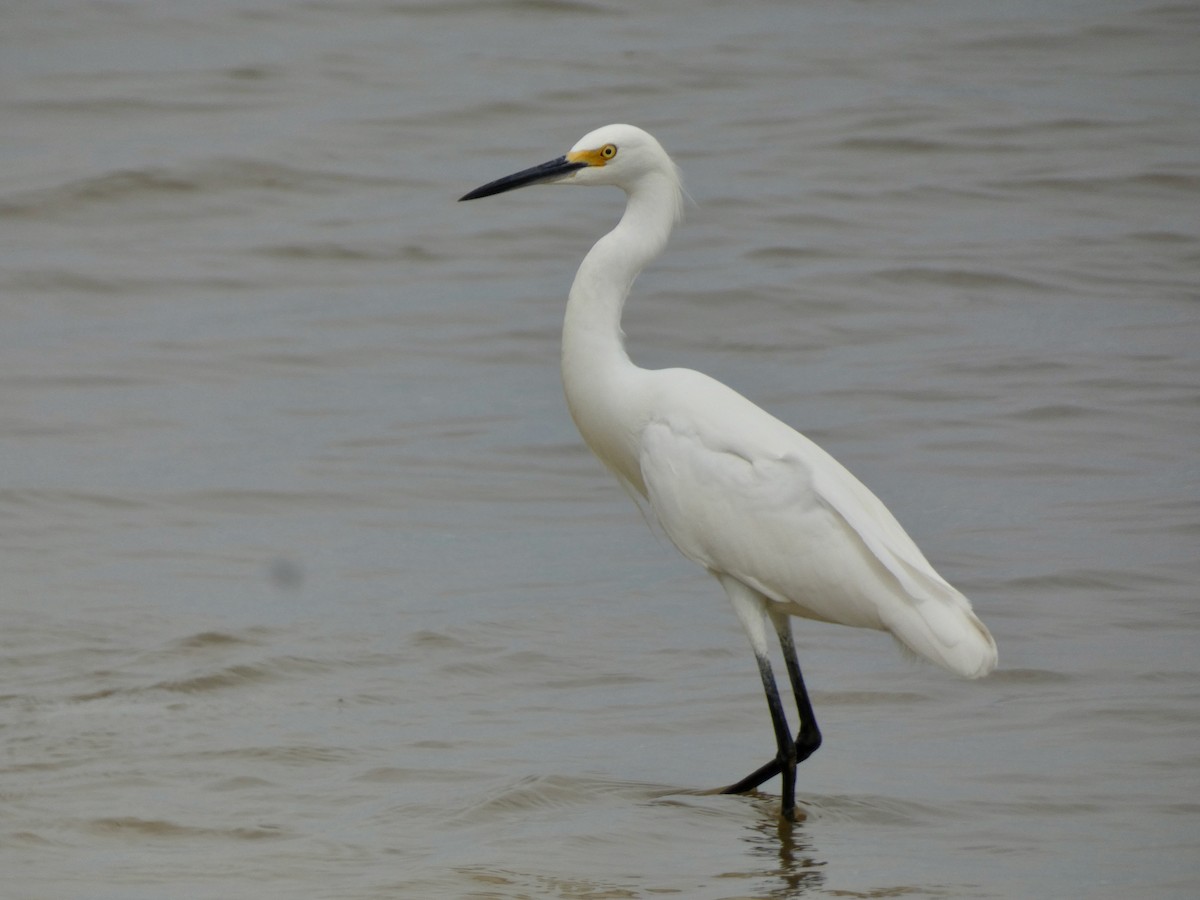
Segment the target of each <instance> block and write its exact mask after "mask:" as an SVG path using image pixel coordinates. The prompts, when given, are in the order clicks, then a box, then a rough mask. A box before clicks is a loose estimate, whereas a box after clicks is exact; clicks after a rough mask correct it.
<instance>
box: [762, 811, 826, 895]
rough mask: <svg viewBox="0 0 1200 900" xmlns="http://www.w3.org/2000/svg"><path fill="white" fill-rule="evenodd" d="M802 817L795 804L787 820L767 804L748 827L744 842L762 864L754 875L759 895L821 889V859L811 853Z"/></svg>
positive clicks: (809, 838) (823, 876) (811, 847)
mask: <svg viewBox="0 0 1200 900" xmlns="http://www.w3.org/2000/svg"><path fill="white" fill-rule="evenodd" d="M805 818H806V816H805V814H804V808H803V807H802V806H797V807H796V821H795V822H789V821H788V820H787V819H785V818H783V817H782V816H780V815H779V808H778V807H777V806H775V805H774V803H769V804H768V805H766V806H764V807H763V810H762V816H761V817H760V818H759V820H758V821H757V822H756V823H755V824H754V825H753V826H752V827H751V828H750V830H749V833H748V834H747V835H746V837H745V841H746V842H747V843H748V844H750V856H751V858H752V859H754V860H756V861H759V862H761V864H762V870H761V871H760V872H758V873H756V875H755V880H757V881H760V882H761V887H760V888H759V889H758V891H759V896H762V897H803V896H805V895H806V894H808V893H809V892H810V891H811V892H816V891H820V890H822V889H824V887H825V861H824V860H823V859H820V858H819V857H817V856H816V855H815V854H814V852H813V846H812V835H811V834H810V833H809V831H808V829H807V827H806V824H805Z"/></svg>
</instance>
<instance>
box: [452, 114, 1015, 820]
mask: <svg viewBox="0 0 1200 900" xmlns="http://www.w3.org/2000/svg"><path fill="white" fill-rule="evenodd" d="M547 183H548V184H577V185H613V186H615V187H619V188H621V189H622V190H623V191H625V193H626V195H627V204H626V207H625V214H624V215H623V216H622V217H621V221H620V223H619V224H618V225H617V226H616V228H614V229H613V230H612V231H610V232H609V233H608V234H606V235H605V236H604V237H602V238H600V240H599V241H597V242H596V244H595V246H593V247H592V249H591V251H590V252H589V253H588V254H587V256H586V257H585V258H584V260H583V263H582V264H581V265H580V266H579V272H578V273H577V274H576V276H575V282H574V284H573V285H572V286H571V293H570V296H569V299H568V301H567V310H566V318H565V321H564V323H563V337H562V377H563V385H564V387H565V389H566V398H567V405H568V407H569V408H570V411H571V416H572V418H573V419H574V420H575V424H576V426H577V427H578V428H579V432H580V434H581V435H582V436H583V439H584V441H586V442H587V445H588V446H589V447H590V448H591V449H592V452H593V453H595V454H596V456H597V457H599V459H600V461H601V462H602V463H604V465H605V466H606V467H607V468H608V469H609V470H610V471H611V472H612V473H613V474H614V475H615V476H616V477H617V479H618V480H619V481H620V482H621V483H622V484H623V485H624V486H625V487H626V489H627V490H629V491H630V493H631V494H633V495H635V498H638V497H640V498H642V499H644V501H645V502H646V503H647V504H648V505H649V507H650V509H651V510H653V513H654V516H655V518H656V519H657V520H658V523H659V524H660V525H661V526H662V530H663V531H664V532H665V533H666V534H667V536H668V537H670V539H671V541H672V542H673V543H674V544H675V546H676V547H678V548H679V550H680V551H681V552H682V553H683V555H684V556H686V557H688V558H689V559H692V560H695V561H696V562H698V563H699V564H700V565H702V566H704V567H705V568H706V569H707V570H708V571H709V572H711V573H712V574H713V575H714V576H715V577H716V579H717V580H718V581H719V582H720V583H721V586H722V587H723V588H724V589H725V592H726V594H728V596H729V600H730V602H731V603H732V604H733V609H734V612H735V613H736V614H737V617H738V619H739V620H740V622H741V624H742V627H743V628H744V629H745V631H746V634H747V636H748V637H749V639H750V644H751V646H752V648H753V650H754V655H755V657H756V658H757V660H758V668H759V673H760V674H761V676H762V683H763V689H764V690H765V691H766V695H767V705H768V707H769V709H770V712H771V721H772V724H773V725H774V729H775V738H776V745H777V752H776V756H775V758H774V759H773V760H771V761H770V762H768V763H767V764H766V765H764V766H762V767H761V768H760V769H758V770H757V771H755V772H753V773H751V774H750V775H748V776H747V777H746V778H744V779H742V780H741V781H739V782H737V783H735V784H733V785H730V786H729V787H728V788H725V789H724V792H725V793H744V792H747V791H750V790H753V789H754V788H756V787H758V786H759V785H760V784H762V783H763V782H764V781H766V780H767V779H769V778H771V777H773V776H774V775H776V774H782V776H783V790H782V793H783V796H782V811H783V814H784V816H785V817H786V818H788V819H793V818H794V815H795V813H794V807H795V783H796V764H797V763H798V762H802V761H803V760H805V759H807V758H808V757H809V756H810V755H811V754H812V753H813V752H814V751H815V750H816V749H817V748H818V747H819V746H820V744H821V732H820V730H819V729H818V728H817V720H816V718H815V717H814V716H813V710H812V704H811V703H810V701H809V698H808V693H807V691H806V690H805V686H804V679H803V676H802V674H801V671H800V665H799V663H798V662H797V659H796V649H795V644H794V642H793V639H792V631H791V617H792V616H796V617H799V618H804V619H815V620H817V621H821V622H836V623H839V624H842V625H852V626H856V627H859V628H874V629H879V630H881V631H887V632H890V633H891V634H892V635H893V636H894V637H895V638H896V640H897V641H899V642H900V644H901V645H902V646H903V647H905V648H907V649H908V650H910V651H912V653H914V654H916V655H917V656H920V657H922V658H924V659H926V660H929V661H930V662H932V663H935V664H937V665H939V666H941V667H943V668H945V669H948V670H950V671H951V672H955V673H957V674H959V675H962V676H965V677H967V678H979V677H981V676H983V675H986V674H987V673H988V672H990V671H991V670H992V669H993V667H995V665H996V643H995V641H993V640H992V636H991V634H990V633H989V632H988V630H987V628H986V627H985V626H984V624H983V623H982V622H981V621H980V620H979V619H978V618H976V616H975V614H974V613H973V612H972V610H971V604H970V602H969V601H968V600H967V598H966V597H964V596H963V595H962V594H961V593H959V592H958V591H957V590H955V589H954V588H953V587H951V586H950V585H949V584H948V583H947V582H946V581H945V579H943V578H942V577H941V576H940V575H939V574H938V573H937V572H936V571H935V570H934V568H933V566H931V565H930V564H929V562H928V561H927V560H926V559H925V557H924V556H923V555H922V553H921V551H920V550H919V549H917V545H916V544H914V543H913V541H912V539H911V538H910V537H909V536H908V534H906V533H905V531H904V529H903V528H901V527H900V523H899V522H897V521H896V519H895V518H894V517H893V516H892V514H891V513H890V512H889V511H888V509H887V507H885V506H884V505H883V503H882V502H881V501H880V500H879V499H878V498H877V497H876V496H875V495H874V494H872V493H871V492H870V491H869V490H868V489H867V488H866V487H865V486H864V485H863V484H862V483H861V482H860V481H859V480H858V479H857V478H855V477H854V476H853V475H851V474H850V472H848V471H847V470H846V469H845V468H843V467H842V466H841V464H839V463H838V462H837V461H836V460H835V459H834V458H833V457H832V456H830V455H829V454H828V453H826V452H825V451H824V450H822V449H821V448H820V447H818V446H817V445H816V444H814V443H813V442H812V441H810V440H809V439H808V438H806V437H804V436H803V435H801V434H799V433H798V432H796V431H795V430H793V429H792V428H790V427H789V426H788V425H785V424H784V423H783V422H781V421H780V420H779V419H776V418H775V417H774V416H772V415H770V414H769V413H767V412H765V411H763V410H762V409H760V408H759V407H757V406H755V405H754V404H753V403H751V402H750V401H749V400H747V399H746V398H745V397H743V396H741V395H740V394H738V393H736V392H735V391H733V390H732V389H730V388H728V387H726V386H725V385H723V384H721V383H720V382H719V381H715V380H714V379H712V378H709V377H708V376H707V375H702V374H701V373H699V372H694V371H691V370H689V369H659V370H648V369H642V368H639V367H638V366H636V365H634V364H633V362H631V361H630V359H629V356H628V354H627V353H626V351H625V347H624V341H623V337H624V336H623V333H622V331H621V310H622V307H623V306H624V304H625V299H626V297H627V296H628V294H629V289H630V287H631V285H632V284H633V280H634V279H635V278H636V277H637V275H638V273H639V272H641V270H642V268H643V267H644V266H645V265H646V264H647V263H648V262H650V261H651V260H652V259H654V258H655V257H656V256H658V254H659V253H661V252H662V250H663V248H664V247H665V246H666V243H667V239H668V237H669V235H670V234H671V230H672V228H673V227H674V225H675V224H676V222H677V221H678V220H679V218H680V212H681V208H682V196H683V193H682V187H681V184H680V179H679V174H678V170H677V169H676V167H675V164H674V163H673V162H672V161H671V158H670V157H669V156H667V154H666V151H664V150H663V148H662V146H661V145H660V144H659V143H658V141H657V140H655V139H654V138H653V137H652V136H651V135H649V134H647V133H646V132H645V131H642V130H641V129H640V128H635V127H634V126H632V125H608V126H605V127H604V128H599V129H597V130H596V131H593V132H591V133H590V134H588V135H585V136H584V137H583V138H582V139H581V140H580V141H579V142H578V143H577V144H576V145H575V146H574V147H572V148H571V150H570V151H569V152H568V153H567V154H566V155H564V156H560V157H558V158H557V159H554V160H551V161H550V162H547V163H543V164H542V165H540V166H535V167H534V168H531V169H526V170H524V171H521V172H517V173H516V174H513V175H509V176H507V177H505V178H501V179H499V180H497V181H493V182H490V183H489V184H485V185H483V186H482V187H480V188H477V189H476V190H474V191H471V192H470V193H469V194H467V195H465V196H464V197H462V198H461V199H462V200H473V199H476V198H478V197H487V196H490V195H492V194H499V193H502V192H504V191H509V190H512V189H514V188H519V187H524V186H526V185H531V184H547ZM768 625H769V626H771V627H773V628H774V630H775V632H776V634H777V635H778V638H779V643H780V647H781V649H782V651H783V658H784V661H785V664H786V667H787V671H788V675H789V678H790V680H791V683H792V688H793V691H794V693H795V699H796V706H797V711H798V714H799V728H798V731H797V734H796V737H795V738H794V739H793V738H792V736H791V734H790V732H789V729H788V722H787V718H786V716H785V714H784V711H783V704H782V703H781V701H780V698H779V691H778V688H777V687H776V685H775V677H774V675H773V673H772V669H771V662H770V659H769V656H768V645H767V634H768V631H767V629H768Z"/></svg>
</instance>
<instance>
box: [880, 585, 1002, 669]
mask: <svg viewBox="0 0 1200 900" xmlns="http://www.w3.org/2000/svg"><path fill="white" fill-rule="evenodd" d="M908 575H909V576H910V578H911V581H909V584H908V586H909V587H910V591H909V597H908V598H906V599H907V601H908V602H906V603H904V604H899V605H898V604H889V606H888V610H889V620H888V621H886V622H884V625H885V627H886V628H887V629H888V631H890V632H891V633H892V634H893V635H894V636H895V637H896V640H897V641H899V642H900V644H901V646H903V647H904V648H905V649H907V650H909V651H911V652H912V653H915V654H916V655H917V656H919V657H921V658H922V659H925V660H928V661H929V662H931V663H934V664H935V665H938V666H941V667H942V668H943V669H946V670H948V671H950V672H954V673H955V674H956V675H961V676H963V677H964V678H982V677H983V676H984V675H986V674H988V673H989V672H990V671H992V669H994V668H996V659H997V653H996V641H995V640H994V639H993V638H992V634H991V632H990V631H988V629H987V626H986V625H984V624H983V622H981V621H979V617H978V616H976V615H975V613H974V611H973V610H972V609H971V602H970V601H969V600H968V599H967V598H966V597H964V596H963V595H962V594H961V593H959V592H958V591H957V590H955V589H954V588H953V587H951V586H950V585H949V584H947V583H946V582H945V581H942V580H941V579H940V578H936V579H935V578H930V577H929V576H928V575H927V574H926V573H925V572H922V571H920V570H918V569H915V568H912V567H909V572H908ZM913 587H919V588H920V589H919V590H911V588H913Z"/></svg>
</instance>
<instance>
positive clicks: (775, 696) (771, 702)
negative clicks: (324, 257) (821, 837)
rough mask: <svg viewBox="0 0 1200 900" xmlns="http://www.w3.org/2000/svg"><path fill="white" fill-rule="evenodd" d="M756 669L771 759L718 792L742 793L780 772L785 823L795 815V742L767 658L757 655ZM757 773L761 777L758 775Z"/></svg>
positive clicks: (793, 819)
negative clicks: (771, 731)
mask: <svg viewBox="0 0 1200 900" xmlns="http://www.w3.org/2000/svg"><path fill="white" fill-rule="evenodd" d="M755 655H756V656H757V658H758V671H759V674H761V675H762V683H763V690H764V691H765V692H766V695H767V707H768V708H769V709H770V710H771V724H772V725H773V726H775V745H776V747H777V748H778V753H777V755H776V757H775V759H773V760H771V762H769V763H767V764H766V765H765V766H763V767H762V768H761V769H759V770H758V771H757V772H754V773H752V774H751V775H749V776H747V777H746V778H743V779H742V780H741V781H739V782H738V783H737V784H732V785H730V786H729V787H727V788H725V789H724V790H723V791H721V793H722V794H744V793H746V792H747V791H752V790H754V788H756V787H758V786H759V785H760V784H762V783H763V782H764V781H766V780H767V779H768V778H771V777H772V776H774V775H779V774H782V775H783V791H782V794H783V796H782V805H783V815H784V818H786V819H787V820H788V821H789V822H791V821H795V818H796V742H795V741H793V740H792V735H791V732H790V731H789V730H788V723H787V716H785V715H784V712H783V701H782V700H780V699H779V688H778V687H776V686H775V675H774V673H773V672H772V671H771V661H770V660H769V659H767V657H766V656H765V655H763V656H758V655H757V654H755ZM759 776H761V777H759Z"/></svg>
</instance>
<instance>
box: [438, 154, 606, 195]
mask: <svg viewBox="0 0 1200 900" xmlns="http://www.w3.org/2000/svg"><path fill="white" fill-rule="evenodd" d="M585 168H587V163H585V162H571V161H570V160H569V159H567V158H566V157H565V156H560V157H559V158H558V159H552V160H550V162H545V163H542V164H541V165H540V166H534V167H533V168H532V169H525V170H523V171H521V172H515V173H513V174H512V175H505V176H504V177H503V178H497V179H496V180H495V181H489V182H488V183H487V184H485V185H483V187H477V188H475V190H473V191H471V193H469V194H463V195H462V196H461V197H459V198H458V199H459V200H460V201H462V200H478V199H479V198H480V197H490V196H492V194H503V193H504V192H505V191H511V190H515V189H516V188H519V187H525V186H526V185H530V184H541V183H542V182H544V181H553V180H554V179H555V178H558V177H559V176H561V175H566V174H567V173H568V172H574V171H575V170H576V169H585Z"/></svg>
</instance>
